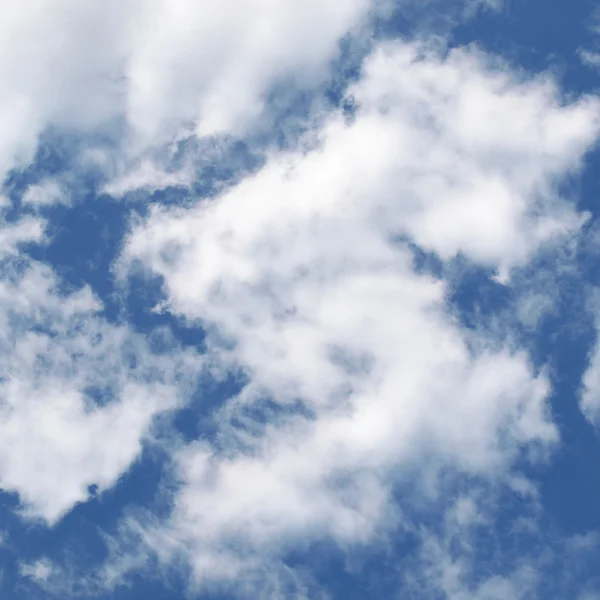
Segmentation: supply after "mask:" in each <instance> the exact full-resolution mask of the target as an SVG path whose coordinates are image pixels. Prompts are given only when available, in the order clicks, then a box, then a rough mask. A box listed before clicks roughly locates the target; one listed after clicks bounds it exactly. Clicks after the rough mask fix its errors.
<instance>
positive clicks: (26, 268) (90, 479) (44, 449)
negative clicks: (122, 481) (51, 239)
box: [0, 218, 199, 524]
mask: <svg viewBox="0 0 600 600" xmlns="http://www.w3.org/2000/svg"><path fill="white" fill-rule="evenodd" d="M43 225H44V224H43V222H41V221H39V220H34V219H33V218H29V219H23V220H21V221H17V222H16V223H14V224H10V225H5V226H4V228H3V229H2V230H1V235H0V239H2V244H1V246H0V249H1V250H2V256H1V260H2V270H3V277H2V279H1V281H0V325H1V331H2V333H1V334H0V355H1V358H0V395H1V397H2V403H1V405H0V438H1V441H0V487H2V489H4V490H7V491H14V492H17V493H18V494H19V498H20V500H21V503H22V511H23V513H24V514H27V515H29V516H32V517H41V518H43V519H45V520H46V521H47V522H48V523H50V524H52V523H55V522H56V521H57V519H59V518H60V517H61V516H62V515H63V514H64V513H65V512H67V511H69V510H70V509H71V508H72V507H73V506H74V505H75V504H76V503H77V502H81V501H85V500H86V499H87V497H88V494H89V492H88V486H91V485H96V486H98V489H99V490H100V491H101V490H104V489H106V488H109V487H111V486H112V485H114V484H115V482H116V481H117V480H118V478H119V477H120V476H121V475H122V474H123V473H124V472H125V471H126V470H127V469H128V468H129V466H130V465H131V463H132V462H133V461H134V460H135V459H136V458H137V457H138V455H139V454H140V452H141V445H142V442H143V440H144V439H145V438H147V437H148V436H150V433H151V425H152V422H153V419H154V417H155V415H156V414H157V413H159V412H161V411H165V410H168V409H170V408H173V407H175V406H176V405H177V403H178V401H179V400H178V399H179V398H180V397H181V396H180V392H179V391H178V390H177V389H175V387H174V383H175V378H176V377H178V376H179V377H181V375H183V374H184V373H185V362H186V360H187V359H186V358H185V357H184V356H183V355H180V354H179V352H178V350H177V348H176V347H175V348H174V349H173V351H174V352H173V354H172V355H171V356H170V357H169V358H168V359H165V358H161V357H159V356H156V355H154V354H153V353H152V352H151V350H150V348H149V346H148V344H147V342H146V340H144V339H143V338H142V337H140V336H139V335H137V334H135V332H133V331H131V329H130V328H129V327H128V326H125V325H118V324H110V323H109V322H107V321H106V320H105V319H104V318H103V316H102V315H101V314H100V311H101V308H102V307H101V305H100V303H99V302H98V300H97V299H96V298H94V296H93V295H92V293H91V291H90V289H89V288H87V287H83V288H81V289H80V290H78V291H74V292H71V293H66V292H64V291H62V290H61V286H60V280H59V279H58V278H57V277H56V276H55V274H54V273H53V272H52V270H51V269H50V268H49V267H48V266H46V265H44V264H42V263H39V262H37V261H33V260H30V259H27V258H26V257H24V256H23V255H19V253H18V245H19V244H20V243H23V242H26V241H28V242H31V241H37V242H42V241H43V239H42V236H43ZM190 360H193V359H190ZM198 365H199V363H197V364H196V367H198Z"/></svg>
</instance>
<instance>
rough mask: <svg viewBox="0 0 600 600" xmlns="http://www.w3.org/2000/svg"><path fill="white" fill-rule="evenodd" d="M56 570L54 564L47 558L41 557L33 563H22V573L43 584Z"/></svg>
mask: <svg viewBox="0 0 600 600" xmlns="http://www.w3.org/2000/svg"><path fill="white" fill-rule="evenodd" d="M53 572H54V566H53V565H52V563H51V562H50V561H49V560H48V559H47V558H41V559H39V560H36V561H35V562H33V563H31V564H24V565H21V575H23V576H25V577H29V578H30V579H33V580H34V581H36V582H39V583H41V584H43V583H44V582H46V581H48V580H49V579H50V578H51V577H52V574H53Z"/></svg>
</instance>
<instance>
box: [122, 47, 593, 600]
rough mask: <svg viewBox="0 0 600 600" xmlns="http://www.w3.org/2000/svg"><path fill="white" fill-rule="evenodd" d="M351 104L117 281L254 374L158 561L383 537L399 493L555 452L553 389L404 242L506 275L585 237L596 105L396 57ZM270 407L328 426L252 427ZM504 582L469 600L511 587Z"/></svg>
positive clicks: (193, 212) (387, 53)
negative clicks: (453, 312) (399, 486)
mask: <svg viewBox="0 0 600 600" xmlns="http://www.w3.org/2000/svg"><path fill="white" fill-rule="evenodd" d="M349 94H351V95H352V96H353V97H354V98H355V100H356V102H357V114H356V116H355V117H354V118H353V119H352V120H351V122H349V123H348V122H345V121H344V120H343V119H342V118H340V117H338V116H335V115H332V116H331V118H330V119H328V120H327V121H326V123H325V124H324V126H323V128H322V129H321V130H320V131H318V132H315V133H314V135H313V136H312V137H311V139H310V140H308V142H309V143H307V146H309V147H310V148H311V149H308V150H307V149H300V150H298V151H295V152H290V153H285V154H279V155H277V154H275V155H273V156H272V157H271V159H270V160H269V161H268V163H267V164H266V166H265V167H264V168H263V169H262V170H261V171H259V172H258V173H257V174H256V175H253V176H251V177H248V178H247V179H246V180H244V181H242V182H241V183H240V184H239V185H237V186H236V187H234V188H232V189H231V190H229V191H227V192H225V193H223V194H222V195H221V196H220V197H218V198H216V199H215V200H210V201H205V202H200V203H199V204H198V205H197V206H196V207H195V208H185V209H183V208H168V209H160V208H156V209H155V210H154V211H153V213H152V215H151V217H150V218H149V219H148V220H147V221H146V222H144V223H140V224H139V225H138V226H137V227H136V228H135V229H134V231H133V233H132V235H131V237H130V239H129V241H128V244H127V246H126V248H125V251H124V255H123V258H122V264H121V269H126V268H127V264H128V262H130V261H133V262H134V263H135V264H138V263H139V261H142V263H143V264H145V265H146V266H147V267H148V268H149V269H151V270H152V271H154V272H156V273H159V274H160V275H162V276H163V277H164V281H165V290H166V292H167V296H168V298H167V300H166V302H165V303H164V306H163V309H165V310H172V311H173V312H175V313H177V314H180V315H183V316H185V317H186V318H188V319H191V320H198V321H200V322H201V323H203V324H205V325H206V326H207V327H208V329H209V331H212V332H213V336H212V338H211V339H212V342H213V352H214V353H215V356H216V358H217V359H218V360H221V361H222V362H223V364H225V365H228V364H229V365H237V366H240V367H241V368H243V369H244V371H245V372H246V374H247V375H248V377H249V380H250V383H249V384H248V386H247V387H246V388H245V390H244V391H243V392H242V394H241V395H240V396H239V397H237V398H234V399H232V400H231V401H230V402H229V403H228V404H227V405H226V407H225V408H224V409H223V410H222V414H221V437H220V438H219V439H220V442H219V443H220V446H221V447H222V448H224V450H222V451H221V452H216V451H215V450H214V449H213V448H212V447H211V446H210V445H208V444H206V443H200V442H199V443H197V444H192V445H191V446H189V447H187V448H185V449H183V450H181V451H178V452H177V453H176V454H175V459H176V464H177V466H178V470H179V477H180V479H181V482H182V488H181V490H180V491H179V493H178V494H177V496H176V498H175V502H174V510H173V514H172V516H171V518H170V519H169V521H168V522H167V523H166V524H163V525H162V526H160V527H159V528H158V530H155V529H153V528H152V527H151V528H149V531H146V532H145V533H144V534H143V535H144V536H146V541H147V542H148V544H149V545H150V546H152V547H153V548H154V549H155V550H157V551H158V552H159V554H165V555H168V554H169V553H170V552H175V553H177V552H178V551H180V550H182V549H183V548H185V549H186V551H185V555H186V556H187V558H188V560H189V561H190V562H191V564H192V567H193V569H194V572H195V574H196V576H197V578H198V579H199V580H200V581H205V580H207V579H208V580H210V579H213V578H219V577H222V578H225V579H227V578H231V577H232V576H234V575H235V574H236V573H238V572H244V571H245V570H246V569H255V568H260V565H261V564H262V562H261V561H265V560H266V561H270V560H272V559H276V557H277V556H278V555H279V553H280V552H283V551H284V550H285V549H286V548H288V547H289V545H290V544H293V543H296V542H298V540H306V539H309V540H310V539H320V538H322V537H328V538H331V539H334V540H336V541H338V542H339V543H340V544H352V543H360V542H364V541H367V540H369V539H371V536H373V535H374V534H375V533H376V532H377V531H378V528H379V527H380V526H382V523H383V524H385V523H386V522H387V519H390V518H392V517H393V510H392V507H391V506H390V505H389V491H390V489H391V487H393V485H394V482H395V481H397V480H398V479H400V480H406V479H409V480H416V482H417V484H416V488H415V489H421V492H422V493H425V494H427V493H429V494H433V495H434V496H435V494H436V488H437V486H436V477H437V473H438V472H439V470H440V469H449V470H450V472H463V473H469V474H471V475H475V476H480V477H483V478H488V477H492V478H496V477H499V478H500V479H502V478H504V477H505V476H506V474H507V470H508V469H509V468H510V464H511V462H512V460H513V459H514V458H515V457H516V456H517V455H518V454H519V453H520V452H522V451H526V452H533V454H530V458H531V459H532V460H536V459H537V458H540V457H542V456H544V454H543V452H544V451H545V449H547V448H548V447H550V446H551V445H552V443H554V442H555V441H556V440H557V432H556V429H555V427H554V426H553V424H552V423H551V422H550V421H549V417H548V415H547V412H546V404H545V402H546V396H547V393H548V383H547V381H546V380H545V377H544V376H543V374H542V375H539V376H535V375H534V374H533V373H532V372H531V369H530V366H529V365H528V361H527V357H526V356H525V355H523V354H519V353H516V354H514V353H511V352H510V351H508V350H502V349H500V350H492V347H494V344H492V343H490V344H488V342H487V341H486V340H485V339H482V338H478V337H477V336H476V334H474V333H473V334H469V333H467V332H465V331H463V330H461V329H460V328H459V327H458V325H457V324H456V323H455V322H454V321H453V320H452V318H451V317H450V316H449V315H448V314H447V313H446V309H445V292H446V289H445V286H444V283H443V282H441V281H435V280H433V279H432V278H430V277H427V276H424V275H418V274H416V273H415V272H414V271H413V268H412V262H411V255H410V253H409V251H408V249H407V247H406V245H405V244H404V242H402V241H401V240H402V239H405V238H406V237H408V238H410V239H412V240H414V241H415V242H416V243H417V244H419V245H420V246H421V247H422V248H424V249H426V250H431V251H434V252H436V253H438V254H439V255H440V256H441V257H442V258H443V259H451V258H453V257H454V256H456V255H457V254H458V253H461V254H463V255H465V256H466V257H467V258H469V259H471V260H473V261H475V262H478V263H480V264H483V265H486V266H490V267H496V268H497V269H498V270H499V272H500V274H501V276H502V277H504V279H507V277H508V274H509V272H510V269H511V268H512V267H513V266H515V265H520V264H523V263H525V262H527V261H528V260H529V259H530V257H531V256H533V254H534V253H535V252H536V251H537V249H538V248H539V247H540V245H541V244H543V243H546V242H551V241H553V240H557V239H560V236H561V235H563V234H564V233H568V232H572V231H575V230H576V229H577V228H578V226H579V224H580V223H581V222H582V219H583V217H581V216H580V215H578V214H577V213H576V211H575V209H574V207H573V206H572V205H570V204H569V203H568V202H567V201H565V200H564V199H562V198H560V197H559V195H558V192H557V183H558V182H559V181H560V179H561V177H563V176H564V175H565V174H566V173H568V172H571V171H573V170H577V169H578V168H579V167H580V164H581V161H582V157H583V155H584V154H585V152H586V151H587V150H588V149H589V148H590V146H591V145H592V144H593V143H594V142H595V139H596V136H597V133H598V105H597V103H596V101H593V100H590V99H583V100H581V101H580V102H577V103H574V104H567V103H565V102H564V101H563V100H562V99H561V98H560V97H559V95H558V92H557V90H556V88H555V86H554V85H553V84H552V82H551V81H550V80H549V79H548V78H538V79H527V78H525V77H524V75H522V74H516V73H514V72H511V71H509V70H508V69H507V67H506V66H505V65H502V64H498V63H493V62H492V61H491V60H490V59H489V58H488V57H486V56H484V55H482V54H480V53H478V52H477V51H475V50H472V49H463V50H455V51H453V52H451V53H450V54H449V55H448V56H446V57H444V58H441V57H440V56H438V55H436V54H433V53H428V52H427V51H423V50H422V48H419V47H417V46H413V45H408V44H403V43H399V42H397V43H393V44H386V45H383V46H381V47H380V48H378V49H377V50H376V51H375V52H374V53H373V55H372V56H371V57H369V58H368V59H367V61H366V63H365V65H364V69H363V76H362V78H361V79H360V80H359V81H358V82H357V83H356V84H355V85H354V86H352V87H351V89H350V91H349ZM123 272H124V271H123ZM490 342H492V340H490ZM223 344H224V345H223ZM264 398H269V399H271V400H272V401H274V402H276V403H278V404H279V405H280V406H281V407H283V409H284V411H285V409H286V407H292V406H294V405H295V404H294V403H295V402H296V401H298V400H300V401H301V402H302V403H303V404H304V406H305V407H306V409H307V410H308V411H309V412H310V414H311V416H310V417H308V418H307V417H305V416H298V415H297V414H296V415H295V416H288V417H286V418H283V420H282V421H281V422H278V421H275V422H268V423H266V424H264V425H261V424H260V423H257V422H253V421H252V419H250V418H247V417H245V412H244V411H245V407H247V406H249V405H253V406H255V407H260V405H261V401H262V400H263V399H264ZM240 422H241V423H243V425H241V426H240V425H239V423H240ZM538 451H542V454H537V452H538ZM165 540H170V541H169V542H167V543H165ZM486 586H487V587H485V588H482V589H481V590H480V592H481V593H480V594H479V596H477V595H475V596H473V597H490V594H492V596H493V597H498V598H500V597H506V596H507V594H508V595H510V593H511V590H513V588H512V587H511V584H509V583H506V582H504V581H502V580H500V579H498V580H494V581H491V582H489V583H488V584H486ZM513 591H514V590H513ZM488 592H489V593H488ZM486 594H487V596H486ZM494 594H495V595H494Z"/></svg>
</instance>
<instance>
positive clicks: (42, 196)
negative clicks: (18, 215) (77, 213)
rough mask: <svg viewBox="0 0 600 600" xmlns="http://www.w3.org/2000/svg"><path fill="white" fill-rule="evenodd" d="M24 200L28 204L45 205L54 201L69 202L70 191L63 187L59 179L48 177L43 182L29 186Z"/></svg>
mask: <svg viewBox="0 0 600 600" xmlns="http://www.w3.org/2000/svg"><path fill="white" fill-rule="evenodd" d="M22 201H23V204H26V205H32V206H45V205H48V204H54V203H61V204H68V203H69V198H68V193H67V192H66V191H65V190H63V189H62V188H61V186H60V184H59V183H58V182H57V181H54V180H53V179H48V180H45V181H43V182H42V183H39V184H35V185H30V186H28V188H27V189H26V190H25V193H24V194H23V197H22Z"/></svg>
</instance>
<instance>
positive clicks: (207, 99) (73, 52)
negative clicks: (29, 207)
mask: <svg viewBox="0 0 600 600" xmlns="http://www.w3.org/2000/svg"><path fill="white" fill-rule="evenodd" d="M382 3H383V2H381V1H380V0H376V1H371V0H347V1H345V2H337V1H336V0H322V1H320V2H305V1H302V0H292V1H289V0H276V1H274V2H273V1H270V0H252V1H251V2H248V1H246V0H227V1H225V2H218V3H215V2H211V1H210V0H202V1H200V2H198V1H195V0H141V1H140V2H135V3H130V2H119V1H116V0H108V1H104V0H93V1H91V2H86V3H85V4H82V3H81V2H77V1H74V0H60V1H59V2H58V3H56V2H49V1H48V0H26V1H24V2H21V3H20V4H19V5H18V6H17V5H15V4H11V5H10V6H7V7H6V9H5V10H4V14H3V19H2V23H1V24H0V54H3V55H6V56H10V57H11V60H10V61H5V62H4V63H3V65H2V66H1V67H0V81H1V82H2V90H1V91H0V118H1V119H2V121H3V123H4V124H5V126H4V127H3V130H2V134H1V135H0V173H5V172H6V171H7V170H8V169H10V168H11V167H12V166H14V165H15V164H26V163H27V162H28V161H29V160H31V158H32V157H33V153H34V151H35V148H36V145H37V140H38V136H39V134H40V133H41V132H43V131H44V130H45V129H46V128H48V127H57V128H59V129H60V128H67V129H73V130H75V131H77V132H78V133H80V134H81V133H85V132H86V131H87V132H90V131H92V132H93V131H95V130H97V129H98V128H99V127H100V128H105V127H108V126H114V125H115V123H116V122H117V121H120V122H121V123H123V124H124V125H125V128H126V130H127V131H128V132H129V133H130V134H131V139H130V141H131V142H132V146H127V147H128V148H129V150H131V151H133V152H134V154H135V150H134V149H135V148H140V145H139V144H141V145H142V146H146V145H150V146H153V145H155V144H157V143H160V142H168V141H170V140H171V138H172V136H173V135H177V134H178V133H179V132H180V131H181V130H182V128H183V129H185V130H186V131H188V132H189V131H193V130H196V131H197V132H198V133H201V134H213V133H231V132H240V131H242V130H246V129H248V127H249V126H252V124H253V123H255V119H256V118H257V117H258V116H260V114H261V111H262V107H263V104H264V101H265V96H266V94H267V93H268V91H269V90H270V89H271V87H272V85H273V84H275V83H277V82H284V81H285V82H290V81H296V83H298V84H299V85H303V86H304V85H305V86H308V87H313V86H314V85H315V84H317V83H318V82H321V81H322V80H323V79H324V78H326V77H327V68H328V63H329V61H330V60H331V59H332V58H334V57H335V56H336V53H337V42H338V41H339V39H340V38H341V37H342V36H344V35H345V34H347V33H349V32H352V31H354V32H356V31H357V30H358V29H360V27H361V26H362V25H363V24H364V23H365V22H366V20H368V19H369V14H370V11H371V10H373V9H376V8H377V6H379V5H380V4H382ZM126 145H127V144H126ZM117 158H118V157H113V160H116V159H117Z"/></svg>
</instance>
